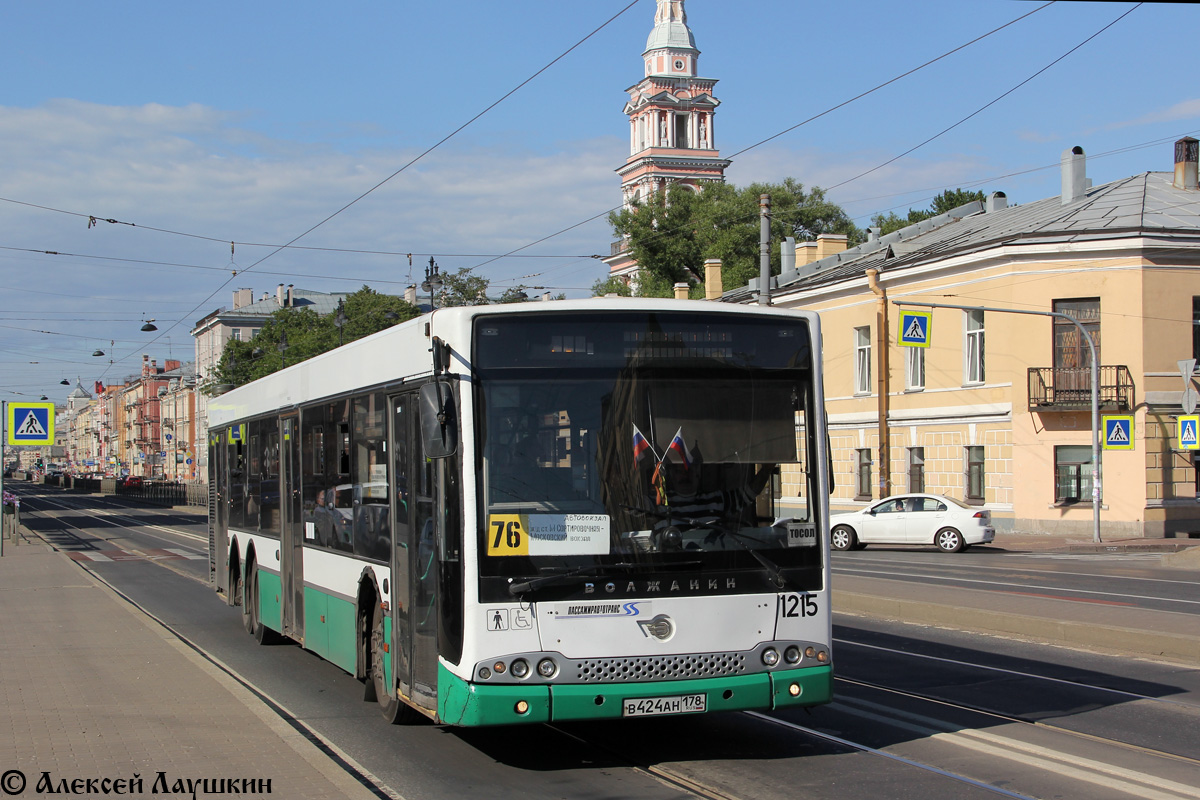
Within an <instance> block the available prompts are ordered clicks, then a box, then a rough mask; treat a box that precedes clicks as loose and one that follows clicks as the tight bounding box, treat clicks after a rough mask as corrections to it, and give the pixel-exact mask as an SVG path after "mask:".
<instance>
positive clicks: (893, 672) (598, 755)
mask: <svg viewBox="0 0 1200 800" xmlns="http://www.w3.org/2000/svg"><path fill="white" fill-rule="evenodd" d="M12 487H13V488H16V489H17V491H18V493H20V494H22V495H24V497H23V500H22V522H23V523H24V524H25V525H26V527H28V528H29V529H31V530H33V531H37V532H39V533H40V534H41V535H42V536H43V537H44V538H46V539H47V540H48V541H50V542H52V543H54V545H55V546H56V547H59V548H60V549H62V550H63V551H65V552H67V553H68V554H70V556H71V557H72V558H73V559H75V560H76V561H77V562H78V563H79V565H80V566H81V567H83V568H85V569H88V570H90V571H92V572H93V573H94V574H96V575H97V576H99V577H100V578H102V579H103V580H105V581H106V582H108V583H109V584H110V585H111V586H113V587H114V588H116V589H117V590H118V591H119V592H120V593H121V594H123V595H124V596H125V597H127V598H128V599H129V600H130V601H131V602H133V603H135V604H137V605H138V606H140V607H141V608H142V609H144V610H145V611H146V612H147V613H149V614H152V615H153V616H155V617H156V618H158V619H159V620H161V621H162V622H163V623H164V624H166V625H167V626H169V627H170V628H171V629H172V630H173V631H174V632H175V633H176V634H177V635H178V636H180V637H181V638H183V639H185V640H186V641H188V642H190V643H191V644H192V645H193V646H195V647H196V648H197V649H199V650H200V651H201V652H203V653H205V654H207V656H208V657H210V658H211V659H212V660H213V661H214V662H215V663H218V664H220V665H222V666H223V667H224V668H225V669H227V670H228V671H229V672H230V673H231V674H233V675H235V676H236V677H237V678H238V679H239V680H241V681H243V682H244V683H245V684H246V685H248V686H250V687H252V688H253V689H254V690H255V691H257V692H258V693H259V695H260V696H261V697H263V698H264V700H266V701H267V702H268V703H269V704H271V705H272V706H273V708H274V709H275V710H276V711H277V712H278V713H279V714H280V715H282V716H283V717H284V718H285V719H287V720H288V721H289V722H291V723H292V724H295V725H298V726H301V727H303V728H304V729H307V730H309V731H311V732H312V734H313V735H314V736H315V737H318V738H319V739H320V740H321V741H322V742H324V743H325V744H326V745H327V746H328V747H329V748H330V749H331V750H333V751H334V752H340V753H343V754H345V755H346V756H347V757H348V760H350V761H351V762H353V763H356V764H358V765H361V768H362V769H363V770H365V772H366V773H367V774H369V775H370V776H371V777H372V779H373V780H374V781H375V784H376V786H378V787H379V792H380V795H381V796H387V795H392V796H396V795H398V796H402V797H405V798H412V799H413V800H415V799H416V798H451V797H454V798H458V797H464V796H478V797H488V798H507V797H513V798H516V797H521V798H527V797H529V796H531V795H532V796H545V797H563V798H602V797H622V798H681V797H691V796H698V797H705V798H736V799H738V800H741V799H742V798H745V799H746V800H749V799H750V798H759V797H768V796H781V797H805V798H834V797H838V798H846V797H881V798H904V797H920V798H923V800H924V799H927V798H983V797H996V796H1002V797H1011V798H1051V797H1065V798H1075V797H1078V798H1089V800H1104V799H1105V798H1129V797H1140V798H1161V799H1162V800H1177V799H1179V798H1195V797H1197V796H1200V760H1197V754H1200V670H1197V668H1196V667H1195V666H1194V665H1191V666H1188V665H1181V664H1178V663H1168V662H1155V661H1151V660H1146V659H1140V658H1135V657H1132V656H1119V655H1117V656H1114V655H1101V654H1096V653H1085V652H1078V651H1074V650H1070V649H1066V648H1060V647H1047V646H1045V645H1041V644H1038V643H1036V642H1030V641H1022V640H1020V639H1009V638H999V637H992V636H981V635H978V634H972V633H967V632H961V631H953V630H946V629H940V628H932V627H924V626H917V625H910V624H903V623H893V622H886V621H881V620H877V619H873V618H871V617H869V616H866V615H856V616H848V615H839V616H838V617H836V619H835V623H836V624H835V648H834V652H835V668H836V671H837V676H838V677H837V683H836V693H837V694H836V699H835V702H834V703H832V704H831V705H829V706H825V707H821V708H818V709H815V710H814V711H813V712H812V713H811V714H807V713H804V712H795V713H775V714H759V713H739V714H729V715H713V716H710V717H698V718H697V717H691V718H680V717H674V718H672V717H663V718H654V719H646V720H630V721H622V722H612V723H604V724H596V723H587V724H583V723H577V724H552V725H539V726H530V727H521V728H509V729H482V730H458V729H452V728H446V727H440V726H434V725H418V726H413V727H395V726H393V727H389V726H386V725H384V724H383V722H382V720H380V719H379V718H378V715H377V712H376V710H375V706H374V705H373V704H369V703H365V702H363V687H362V684H360V683H359V682H358V681H356V680H354V679H353V678H352V677H350V676H348V675H346V674H345V673H343V672H341V671H340V670H338V669H337V668H335V667H333V666H332V665H330V664H328V663H326V662H324V661H322V660H320V659H319V658H316V657H315V656H312V655H311V654H308V653H306V652H305V651H303V650H302V649H300V648H299V647H297V646H295V645H292V644H285V645H278V646H273V647H260V646H258V645H256V644H255V642H254V640H253V638H252V637H250V636H248V635H246V634H245V632H244V630H243V628H242V626H241V619H240V615H239V612H238V610H237V609H234V608H229V607H227V606H225V605H224V603H223V601H222V600H221V599H220V598H218V597H217V596H216V595H215V594H214V593H213V592H212V591H211V590H210V589H209V588H208V585H207V576H208V559H207V554H206V546H207V528H206V524H205V522H204V520H203V519H202V518H201V517H199V516H198V515H196V514H187V513H177V512H174V511H170V510H155V509H150V508H139V507H134V506H132V505H130V504H126V503H123V502H122V501H120V500H119V499H117V498H111V497H110V498H101V497H98V496H85V495H71V494H67V493H63V492H57V491H54V490H52V489H51V488H49V487H40V486H31V485H29V484H23V483H20V482H13V484H12ZM834 569H835V573H836V574H847V575H853V576H854V577H855V579H856V580H871V579H872V576H875V578H877V579H879V580H880V581H882V582H888V581H919V582H923V583H929V582H938V583H946V582H949V583H951V585H963V586H970V587H971V588H972V589H974V590H977V591H988V592H995V593H996V594H997V596H1001V595H1005V594H1007V593H1014V592H1015V593H1020V594H1022V595H1023V596H1027V595H1031V594H1032V595H1042V594H1046V595H1051V596H1053V597H1057V598H1064V597H1067V598H1070V597H1074V598H1079V599H1080V602H1094V601H1099V602H1102V603H1107V602H1118V603H1136V604H1138V605H1139V606H1144V608H1146V609H1147V610H1150V611H1154V612H1157V613H1163V614H1180V613H1182V614H1195V613H1196V611H1197V607H1198V606H1197V602H1196V601H1197V600H1200V595H1198V594H1197V587H1196V585H1195V582H1190V583H1189V582H1188V581H1187V580H1186V577H1185V574H1181V573H1179V572H1178V571H1171V570H1162V569H1161V568H1158V567H1157V566H1156V565H1155V564H1154V563H1152V562H1151V561H1149V560H1143V559H1140V558H1138V557H1136V556H1119V557H1115V558H1114V557H1107V558H1102V559H1092V558H1087V557H1072V558H1061V557H1057V556H1041V557H1032V556H1029V555H1022V554H1013V553H1004V552H1001V551H999V550H995V549H990V550H989V549H987V548H978V549H973V550H972V551H970V552H969V553H964V554H959V555H956V556H948V555H945V554H941V553H938V552H936V551H933V550H929V551H917V550H907V551H901V550H891V551H889V550H883V549H878V548H870V549H868V550H865V551H861V552H855V553H848V554H837V555H836V556H835V558H834ZM1130 652H1137V648H1136V642H1131V647H1130Z"/></svg>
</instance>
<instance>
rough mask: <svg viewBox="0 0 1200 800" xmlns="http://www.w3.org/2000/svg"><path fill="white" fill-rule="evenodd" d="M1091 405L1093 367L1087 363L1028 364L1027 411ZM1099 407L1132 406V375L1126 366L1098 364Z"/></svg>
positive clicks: (1079, 408)
mask: <svg viewBox="0 0 1200 800" xmlns="http://www.w3.org/2000/svg"><path fill="white" fill-rule="evenodd" d="M1091 407H1092V371H1091V370H1090V369H1088V368H1087V367H1030V368H1029V410H1030V411H1087V410H1090V409H1091ZM1100 408H1102V409H1104V410H1107V411H1131V410H1132V409H1133V376H1132V375H1131V374H1130V372H1129V367H1126V366H1111V365H1110V366H1103V365H1101V367H1100Z"/></svg>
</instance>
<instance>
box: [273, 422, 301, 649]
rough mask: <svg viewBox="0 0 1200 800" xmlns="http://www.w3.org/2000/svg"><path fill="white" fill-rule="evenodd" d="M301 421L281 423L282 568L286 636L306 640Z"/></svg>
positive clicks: (280, 552)
mask: <svg viewBox="0 0 1200 800" xmlns="http://www.w3.org/2000/svg"><path fill="white" fill-rule="evenodd" d="M300 480H301V479H300V418H299V415H297V414H295V413H293V414H290V415H288V416H284V417H281V418H280V420H279V516H280V523H281V525H282V530H281V532H280V543H279V545H280V547H279V561H280V564H279V568H280V573H281V574H280V579H281V581H282V583H283V603H282V606H283V620H282V623H283V633H284V634H286V635H287V636H290V637H291V638H293V639H295V640H296V641H298V642H302V641H304V553H303V545H304V521H303V518H302V517H301V508H300V503H301V497H300Z"/></svg>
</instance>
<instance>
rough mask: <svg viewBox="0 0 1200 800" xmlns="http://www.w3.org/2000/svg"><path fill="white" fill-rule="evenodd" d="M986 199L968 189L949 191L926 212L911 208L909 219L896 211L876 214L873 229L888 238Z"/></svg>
mask: <svg viewBox="0 0 1200 800" xmlns="http://www.w3.org/2000/svg"><path fill="white" fill-rule="evenodd" d="M985 199H986V196H985V195H984V193H983V192H979V191H975V192H971V191H967V190H966V189H947V190H946V191H944V192H942V193H941V194H939V195H938V196H937V197H935V198H933V202H932V203H931V204H930V206H929V208H927V209H925V210H920V209H916V208H910V209H909V210H908V216H907V217H901V216H899V215H898V214H896V212H894V211H889V212H888V213H886V214H876V215H875V216H873V217H871V227H873V228H879V235H880V236H886V235H887V234H889V233H891V232H892V231H898V230H900V229H901V228H906V227H908V226H909V225H916V224H917V223H918V222H923V221H925V220H927V219H929V218H930V217H936V216H938V215H939V214H945V213H946V212H947V211H953V210H954V209H956V208H958V207H959V206H965V205H966V204H967V203H973V202H975V201H977V200H978V201H980V202H982V201H983V200H985Z"/></svg>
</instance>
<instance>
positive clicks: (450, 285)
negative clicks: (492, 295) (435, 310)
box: [437, 267, 492, 307]
mask: <svg viewBox="0 0 1200 800" xmlns="http://www.w3.org/2000/svg"><path fill="white" fill-rule="evenodd" d="M490 285H491V281H489V280H488V279H487V278H484V277H483V276H481V275H476V274H475V273H474V271H473V270H472V269H471V267H463V268H462V269H460V270H459V271H458V272H455V273H453V274H450V273H447V274H445V275H443V276H442V291H441V293H440V294H439V295H438V300H437V305H438V306H439V307H445V306H486V305H487V304H488V303H490V302H492V301H491V300H489V299H488V296H487V290H488V286H490Z"/></svg>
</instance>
